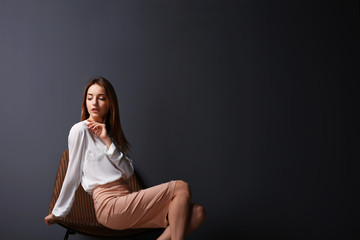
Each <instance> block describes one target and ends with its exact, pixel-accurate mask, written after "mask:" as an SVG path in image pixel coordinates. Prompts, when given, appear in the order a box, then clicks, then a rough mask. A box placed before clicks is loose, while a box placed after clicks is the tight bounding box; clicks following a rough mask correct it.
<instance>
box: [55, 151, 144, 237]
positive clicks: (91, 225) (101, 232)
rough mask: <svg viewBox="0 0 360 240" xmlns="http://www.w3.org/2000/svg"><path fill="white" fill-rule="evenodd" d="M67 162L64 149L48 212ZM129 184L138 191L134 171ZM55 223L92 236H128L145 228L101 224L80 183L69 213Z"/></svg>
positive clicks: (57, 195) (61, 180) (67, 154)
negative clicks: (113, 226)
mask: <svg viewBox="0 0 360 240" xmlns="http://www.w3.org/2000/svg"><path fill="white" fill-rule="evenodd" d="M68 163H69V151H68V150H65V151H64V152H63V154H62V156H61V159H60V164H59V168H58V171H57V174H56V179H55V184H54V189H53V193H52V197H51V202H50V208H49V213H51V212H52V209H53V208H54V206H55V203H56V200H57V198H58V197H59V194H60V190H61V186H62V183H63V181H64V178H65V174H66V171H67V166H68ZM129 184H130V187H131V189H132V191H139V190H140V189H141V186H140V183H139V181H138V178H137V176H136V173H134V174H133V176H132V177H131V178H130V181H129ZM57 223H58V224H60V225H61V226H63V227H65V228H67V229H71V230H73V231H75V232H79V233H83V234H87V235H93V236H104V237H114V236H129V235H134V234H138V233H141V232H144V231H145V229H128V230H112V229H109V228H106V227H105V226H103V225H101V224H100V223H99V222H98V221H97V219H96V215H95V209H94V202H93V200H92V197H91V196H90V195H89V194H88V193H87V192H85V190H84V189H83V188H82V186H81V184H80V186H79V188H78V189H77V190H76V193H75V200H74V203H73V205H72V207H71V210H70V212H69V214H68V215H67V216H66V217H64V218H60V219H59V220H58V221H57Z"/></svg>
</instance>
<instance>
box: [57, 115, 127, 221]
mask: <svg viewBox="0 0 360 240" xmlns="http://www.w3.org/2000/svg"><path fill="white" fill-rule="evenodd" d="M87 122H88V121H87V120H84V121H81V122H79V123H76V124H75V125H74V126H73V127H72V128H71V129H70V132H69V137H68V145H69V165H68V168H67V172H66V175H65V178H64V182H63V185H62V187H61V191H60V195H59V198H58V199H57V201H56V203H55V206H54V209H53V211H52V213H53V214H54V215H55V216H57V217H65V216H66V215H67V214H68V213H69V211H70V209H71V206H72V204H73V202H74V198H75V191H76V190H77V188H78V186H79V184H80V182H81V185H82V187H83V188H84V190H85V191H86V192H88V193H89V194H90V195H92V191H93V190H94V188H95V187H96V186H98V185H102V184H106V183H110V182H113V181H115V180H118V179H120V178H122V177H123V178H125V179H128V178H129V177H130V176H131V175H132V174H133V172H134V167H133V164H132V160H131V159H130V158H128V157H127V156H125V155H124V154H123V153H122V152H121V151H119V150H118V149H117V148H116V147H115V145H114V143H112V144H111V145H110V147H109V149H107V147H106V145H105V143H104V142H103V141H102V140H101V139H100V138H99V137H97V136H96V135H95V134H93V133H91V132H90V131H89V130H88V127H87V125H86V123H87Z"/></svg>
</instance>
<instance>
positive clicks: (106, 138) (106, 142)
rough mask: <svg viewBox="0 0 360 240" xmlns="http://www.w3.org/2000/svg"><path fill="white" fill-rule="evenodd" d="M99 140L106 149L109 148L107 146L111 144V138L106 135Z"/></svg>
mask: <svg viewBox="0 0 360 240" xmlns="http://www.w3.org/2000/svg"><path fill="white" fill-rule="evenodd" d="M101 140H102V141H103V142H104V143H105V145H106V147H107V149H109V147H110V146H111V144H112V141H111V138H110V137H109V136H106V137H105V138H103V139H101Z"/></svg>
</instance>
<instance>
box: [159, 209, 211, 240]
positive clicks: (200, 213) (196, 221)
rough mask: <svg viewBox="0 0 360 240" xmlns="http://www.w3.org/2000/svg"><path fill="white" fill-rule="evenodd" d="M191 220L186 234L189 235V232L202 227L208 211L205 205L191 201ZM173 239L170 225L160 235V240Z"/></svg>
mask: <svg viewBox="0 0 360 240" xmlns="http://www.w3.org/2000/svg"><path fill="white" fill-rule="evenodd" d="M190 211H191V212H190V220H189V222H188V224H187V226H186V230H185V235H188V234H189V233H191V232H193V231H194V230H196V229H197V228H198V227H200V225H201V224H203V222H204V221H205V219H206V213H205V209H204V207H203V206H201V205H200V204H197V203H191V208H190ZM170 239H171V232H170V226H168V227H167V228H166V229H165V231H164V232H163V233H162V234H161V235H160V236H159V238H158V240H170Z"/></svg>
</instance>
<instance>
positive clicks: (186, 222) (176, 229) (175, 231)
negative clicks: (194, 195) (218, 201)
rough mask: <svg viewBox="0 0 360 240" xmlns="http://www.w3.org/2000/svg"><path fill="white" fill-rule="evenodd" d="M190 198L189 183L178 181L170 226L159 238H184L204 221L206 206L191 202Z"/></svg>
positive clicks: (180, 239)
mask: <svg viewBox="0 0 360 240" xmlns="http://www.w3.org/2000/svg"><path fill="white" fill-rule="evenodd" d="M190 200H191V192H190V187H189V185H188V184H187V183H186V182H184V181H177V182H176V187H175V194H174V198H173V200H172V201H171V203H170V206H169V214H168V218H169V226H168V227H167V228H166V229H165V231H164V233H163V234H162V235H161V236H160V237H159V238H158V239H164V240H165V239H171V240H182V239H184V237H185V234H188V233H190V232H192V231H194V230H195V229H196V228H198V227H199V226H200V225H201V224H202V223H203V222H204V220H205V211H204V208H203V207H202V206H201V205H199V204H191V203H190ZM190 204H191V206H190Z"/></svg>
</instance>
